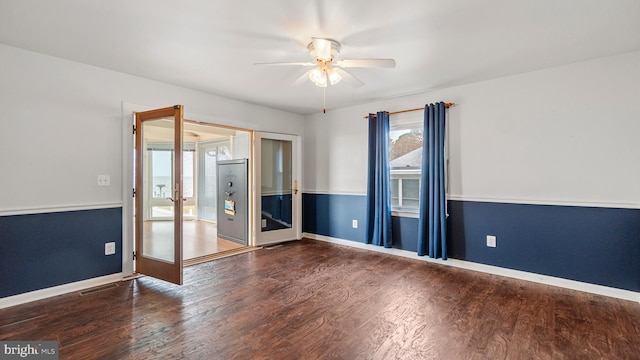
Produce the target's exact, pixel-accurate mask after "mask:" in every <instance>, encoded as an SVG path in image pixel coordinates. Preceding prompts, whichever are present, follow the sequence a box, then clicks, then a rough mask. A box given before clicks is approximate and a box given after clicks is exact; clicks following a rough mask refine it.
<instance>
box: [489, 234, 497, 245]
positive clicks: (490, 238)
mask: <svg viewBox="0 0 640 360" xmlns="http://www.w3.org/2000/svg"><path fill="white" fill-rule="evenodd" d="M487 246H488V247H496V237H495V236H493V235H487Z"/></svg>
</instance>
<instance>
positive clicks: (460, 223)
mask: <svg viewBox="0 0 640 360" xmlns="http://www.w3.org/2000/svg"><path fill="white" fill-rule="evenodd" d="M449 214H450V217H449V247H448V250H449V256H450V257H452V258H456V259H462V260H467V261H472V262H477V263H482V264H488V265H495V266H500V267H504V268H509V269H515V270H522V271H527V272H532V273H537V274H543V275H550V276H555V277H560V278H565V279H571V280H577V281H582V282H587V283H592V284H598V285H604V286H609V287H615V288H620V289H626V290H631V291H640V209H616V208H600V207H577V206H554V205H528V204H505V203H488V202H472V201H449ZM487 235H495V236H496V237H497V241H496V243H497V247H495V248H490V247H487V245H486V236H487Z"/></svg>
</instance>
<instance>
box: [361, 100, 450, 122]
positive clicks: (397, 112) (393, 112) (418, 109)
mask: <svg viewBox="0 0 640 360" xmlns="http://www.w3.org/2000/svg"><path fill="white" fill-rule="evenodd" d="M453 105H455V103H445V104H444V107H445V108H447V109H448V108H450V107H452V106H453ZM420 110H424V108H423V107H421V108H415V109H407V110H399V111H392V112H390V113H389V115H395V114H402V113H406V112H412V111H420ZM373 115H375V114H373ZM368 118H369V115H367V116H364V117H363V119H368Z"/></svg>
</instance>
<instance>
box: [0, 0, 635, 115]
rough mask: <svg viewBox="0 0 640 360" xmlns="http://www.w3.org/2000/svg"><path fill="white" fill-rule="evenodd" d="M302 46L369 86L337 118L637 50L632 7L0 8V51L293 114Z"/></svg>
mask: <svg viewBox="0 0 640 360" xmlns="http://www.w3.org/2000/svg"><path fill="white" fill-rule="evenodd" d="M311 37H328V38H333V39H335V40H337V41H339V42H341V43H342V57H344V58H372V57H380V58H395V59H396V62H397V66H396V68H395V69H360V68H356V69H349V71H350V73H352V74H353V75H355V76H357V77H358V78H360V79H361V80H362V81H364V82H365V84H366V85H365V86H363V87H361V88H352V87H350V86H349V85H347V84H345V83H344V82H342V83H340V84H338V85H336V86H334V87H328V88H327V89H326V98H327V108H328V109H329V110H330V109H332V108H339V107H345V106H350V105H354V104H358V103H365V102H370V101H373V100H377V99H383V98H390V97H396V96H401V95H406V94H411V93H416V92H422V91H425V90H429V89H435V88H442V87H447V86H452V85H458V84H465V83H471V82H476V81H481V80H486V79H490V78H495V77H500V76H505V75H510V74H516V73H522V72H527V71H532V70H537V69H542V68H548V67H552V66H557V65H562V64H568V63H573V62H579V61H583V60H588V59H592V58H597V57H602V56H608V55H614V54H620V53H625V52H630V51H637V50H640V1H639V0H484V1H478V0H393V1H390V0H384V1H383V0H379V1H372V0H348V1H347V0H342V1H339V0H306V1H305V0H234V1H227V0H187V1H175V0H133V1H132V0H109V1H104V0H56V1H51V0H0V43H3V44H6V45H9V46H14V47H19V48H23V49H27V50H32V51H36V52H40V53H44V54H48V55H53V56H56V57H60V58H64V59H69V60H73V61H77V62H81V63H86V64H90V65H95V66H99V67H103V68H106V69H111V70H116V71H119V72H123V73H128V74H133V75H137V76H141V77H145V78H149V79H154V80H159V81H163V82H167V83H171V84H175V85H180V86H184V87H187V88H192V89H196V90H201V91H204V92H207V93H211V94H216V95H222V96H226V97H230V98H235V99H240V100H244V101H248V102H251V103H256V104H261V105H266V106H270V107H273V108H278V109H283V110H286V111H291V112H295V113H299V114H309V113H313V112H318V111H322V107H323V103H322V89H320V88H317V87H315V86H314V85H313V84H311V83H310V82H304V83H301V84H297V85H292V82H293V81H295V80H296V79H297V78H298V77H299V76H300V75H301V74H303V73H304V72H305V71H306V70H307V68H302V67H300V68H298V67H266V66H255V65H253V64H254V63H256V62H271V61H309V60H310V58H309V55H308V52H307V50H306V46H307V44H308V43H309V42H310V40H311Z"/></svg>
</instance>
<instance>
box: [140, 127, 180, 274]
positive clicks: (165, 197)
mask: <svg viewBox="0 0 640 360" xmlns="http://www.w3.org/2000/svg"><path fill="white" fill-rule="evenodd" d="M173 124H174V120H173V119H157V120H147V121H144V122H143V123H142V125H141V126H142V129H141V130H142V137H143V139H142V140H143V142H144V146H143V148H144V149H147V151H144V153H143V157H142V169H143V172H142V182H143V189H145V191H143V194H142V196H143V199H142V201H143V214H142V216H143V219H144V221H143V226H142V249H141V250H142V255H143V256H145V257H148V258H153V259H158V260H162V261H166V262H171V263H172V262H173V260H174V252H175V249H174V221H173V217H174V200H175V199H174V197H175V196H174V194H175V181H174V178H173V176H172V174H173V169H174V152H173V149H172V147H173V139H174V125H173ZM168 143H170V144H171V145H170V146H169V145H165V146H164V148H163V147H162V146H158V145H157V144H168ZM160 219H162V220H160Z"/></svg>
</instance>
